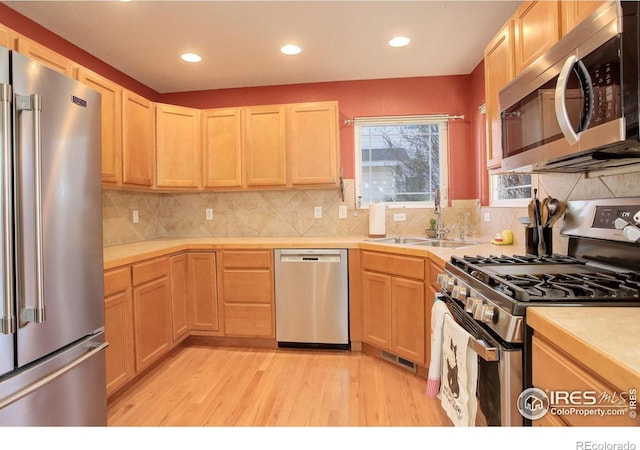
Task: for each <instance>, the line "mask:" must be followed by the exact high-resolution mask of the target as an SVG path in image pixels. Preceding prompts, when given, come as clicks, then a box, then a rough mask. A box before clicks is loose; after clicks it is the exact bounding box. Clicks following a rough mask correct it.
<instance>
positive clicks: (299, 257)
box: [280, 249, 342, 263]
mask: <svg viewBox="0 0 640 450" xmlns="http://www.w3.org/2000/svg"><path fill="white" fill-rule="evenodd" d="M341 260H342V255H341V250H339V249H286V250H280V262H281V263H339V262H341Z"/></svg>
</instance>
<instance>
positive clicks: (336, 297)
mask: <svg viewBox="0 0 640 450" xmlns="http://www.w3.org/2000/svg"><path fill="white" fill-rule="evenodd" d="M274 259H275V290H276V340H277V341H278V346H280V347H292V346H295V347H319V348H349V275H348V265H347V250H345V249H276V250H275V252H274Z"/></svg>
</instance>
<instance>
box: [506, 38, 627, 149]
mask: <svg viewBox="0 0 640 450" xmlns="http://www.w3.org/2000/svg"><path fill="white" fill-rule="evenodd" d="M619 55H620V39H619V38H618V37H615V38H613V39H611V40H610V41H609V42H607V43H606V44H604V45H602V46H601V47H599V48H598V49H596V50H595V51H593V52H591V53H590V54H588V55H586V56H585V57H584V58H582V59H581V60H579V61H578V62H576V63H575V64H574V65H573V66H572V68H571V70H570V71H569V72H568V77H567V82H566V89H565V107H566V110H567V117H568V122H569V126H570V128H571V129H573V131H574V132H575V133H576V134H578V133H580V132H581V131H584V130H585V129H588V128H594V127H596V126H598V125H601V124H603V123H606V122H609V121H612V120H615V119H617V118H619V117H621V100H620V57H619ZM560 67H561V65H560ZM558 78H559V75H558V76H555V77H554V78H552V79H551V80H549V81H548V82H546V83H545V84H543V85H542V86H540V87H539V88H538V89H536V90H535V91H533V92H531V93H530V94H529V95H527V96H526V97H525V98H523V99H522V100H520V101H519V102H517V103H515V104H514V105H512V106H511V107H510V108H508V109H506V110H504V111H502V140H503V142H502V149H503V157H505V158H506V157H509V156H513V155H517V154H519V153H522V152H525V151H527V150H530V149H533V148H537V147H540V146H542V145H545V144H549V143H551V142H554V141H557V140H559V139H564V135H563V133H562V130H561V129H560V125H559V124H558V118H557V116H556V109H555V102H556V85H557V84H558Z"/></svg>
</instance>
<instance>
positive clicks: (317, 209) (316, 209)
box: [313, 206, 322, 219]
mask: <svg viewBox="0 0 640 450" xmlns="http://www.w3.org/2000/svg"><path fill="white" fill-rule="evenodd" d="M313 217H315V218H316V219H322V206H315V207H314V208H313Z"/></svg>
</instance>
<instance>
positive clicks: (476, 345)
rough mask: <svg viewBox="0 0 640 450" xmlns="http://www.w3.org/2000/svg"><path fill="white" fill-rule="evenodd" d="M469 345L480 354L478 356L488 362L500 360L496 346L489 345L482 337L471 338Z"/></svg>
mask: <svg viewBox="0 0 640 450" xmlns="http://www.w3.org/2000/svg"><path fill="white" fill-rule="evenodd" d="M469 345H470V346H471V349H472V350H473V351H474V352H476V353H477V354H478V356H479V357H480V358H482V359H484V360H485V361H487V362H493V361H500V355H499V352H498V349H497V348H496V347H489V346H487V344H486V342H485V341H482V340H480V339H474V338H471V337H470V338H469Z"/></svg>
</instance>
